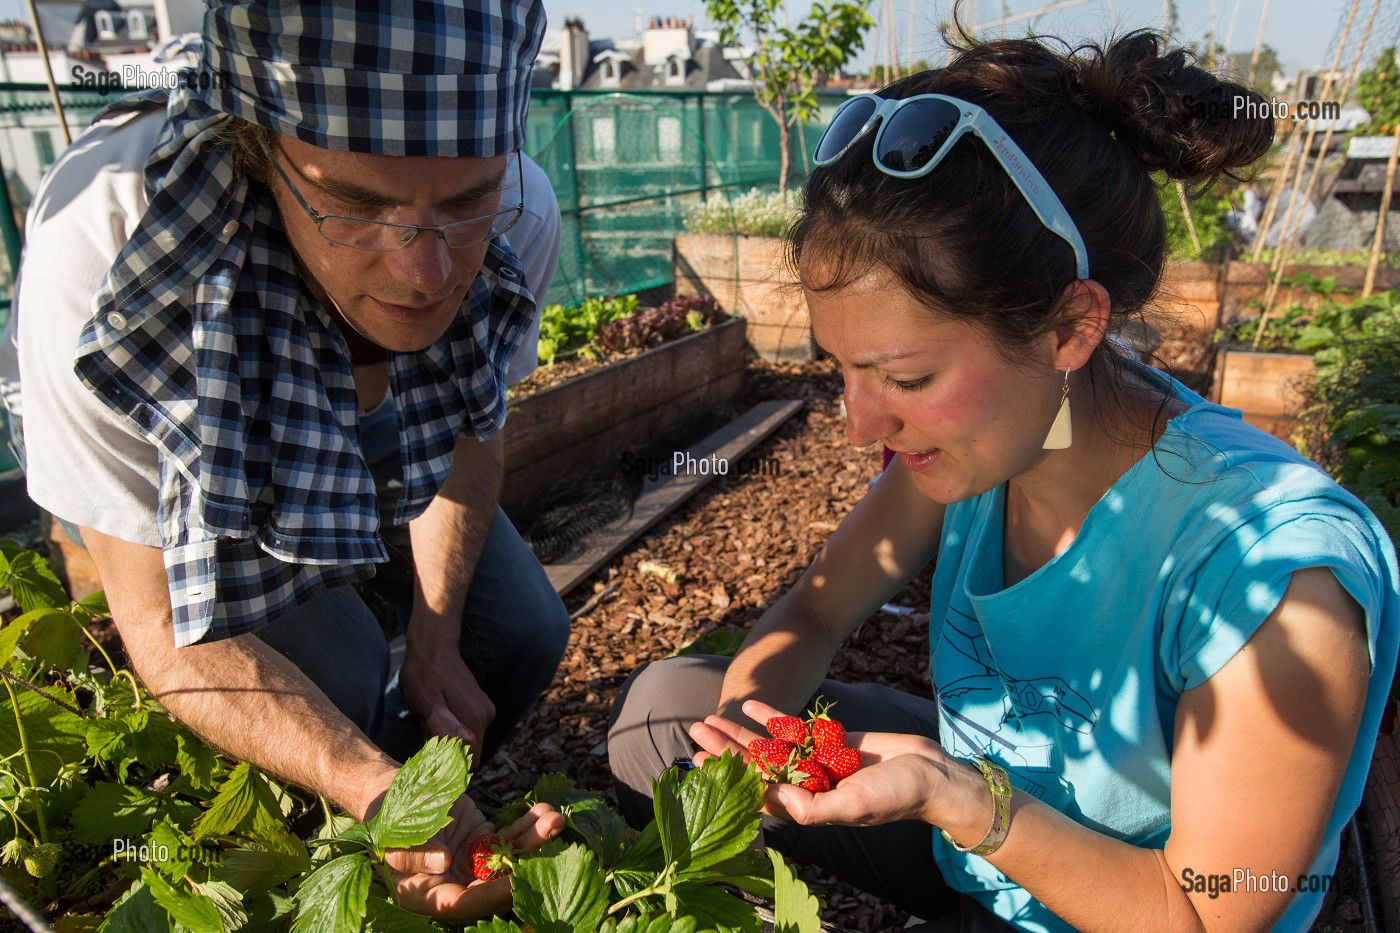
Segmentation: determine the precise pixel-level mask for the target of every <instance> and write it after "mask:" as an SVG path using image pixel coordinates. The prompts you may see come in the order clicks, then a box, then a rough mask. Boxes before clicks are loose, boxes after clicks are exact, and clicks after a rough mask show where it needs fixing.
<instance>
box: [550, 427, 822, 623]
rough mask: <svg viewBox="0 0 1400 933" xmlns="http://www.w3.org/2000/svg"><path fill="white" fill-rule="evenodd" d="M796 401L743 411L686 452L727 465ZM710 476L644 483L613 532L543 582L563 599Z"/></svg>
mask: <svg viewBox="0 0 1400 933" xmlns="http://www.w3.org/2000/svg"><path fill="white" fill-rule="evenodd" d="M802 407H803V403H802V402H800V401H796V400H789V401H773V402H763V403H762V404H759V405H755V406H754V407H753V408H751V409H749V411H748V412H746V413H745V414H743V415H741V416H739V417H738V418H736V419H735V420H733V421H731V422H730V423H729V424H727V425H725V426H724V427H723V428H721V429H720V430H718V431H716V432H715V433H714V434H711V435H710V436H709V437H707V438H705V439H704V440H703V441H701V442H700V443H698V444H696V445H695V446H693V447H691V448H690V449H689V450H688V451H686V453H688V454H689V455H690V456H691V457H693V458H695V460H696V461H700V460H704V459H707V458H709V457H711V456H712V455H713V456H714V457H717V458H718V459H721V460H726V461H729V462H733V461H734V460H737V459H738V458H739V457H742V456H743V455H744V454H746V453H747V452H748V451H750V450H752V449H753V448H754V447H755V446H756V445H757V444H758V443H759V442H760V441H762V440H763V439H764V438H766V437H768V436H769V435H770V434H772V433H773V432H774V431H776V430H777V429H778V428H779V427H780V426H781V425H782V424H783V423H784V422H785V421H787V420H788V419H789V418H791V417H792V416H793V415H795V414H797V413H798V412H799V411H801V410H802ZM713 478H714V476H713V475H712V474H711V475H702V474H700V473H698V472H697V473H691V474H679V475H675V476H665V477H661V478H659V479H657V480H647V481H646V482H644V483H643V484H642V491H641V494H640V495H638V496H637V501H636V502H635V503H633V505H632V515H631V517H630V518H628V519H627V520H626V521H625V522H622V523H621V524H619V525H617V526H616V527H613V528H604V529H602V530H600V531H598V532H595V533H594V534H592V535H590V536H589V537H588V538H587V539H586V543H587V548H586V550H585V551H584V552H583V553H582V554H580V555H579V556H578V557H577V558H575V559H574V560H571V561H569V562H568V563H562V564H550V565H548V566H546V567H545V568H544V570H545V573H546V574H547V575H548V576H549V582H550V583H552V584H554V589H555V591H557V592H558V593H559V595H561V596H562V595H564V594H565V593H567V592H569V590H571V589H573V588H574V587H575V586H577V585H578V584H580V583H582V582H583V581H584V580H586V579H588V578H589V577H590V576H592V575H593V574H594V573H595V572H596V571H597V570H598V568H600V567H602V566H603V564H605V563H607V562H608V561H609V560H611V559H612V558H613V556H614V555H616V554H617V553H618V552H619V551H621V550H622V549H623V548H624V547H626V546H627V544H628V542H630V541H631V540H632V539H633V538H635V537H637V536H638V535H640V534H641V533H642V532H644V531H646V530H647V529H648V528H650V527H651V526H652V525H654V524H656V522H658V521H660V520H661V519H662V518H663V517H665V516H666V515H667V514H668V513H669V512H670V511H671V510H672V509H674V508H675V507H676V506H678V505H680V504H681V503H682V502H684V501H685V500H686V499H687V498H688V497H689V496H690V495H691V494H692V493H694V492H695V491H696V490H698V489H700V488H701V487H702V486H704V485H705V484H706V483H708V482H709V481H710V480H711V479H713Z"/></svg>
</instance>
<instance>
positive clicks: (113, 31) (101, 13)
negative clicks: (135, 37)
mask: <svg viewBox="0 0 1400 933" xmlns="http://www.w3.org/2000/svg"><path fill="white" fill-rule="evenodd" d="M92 20H93V22H94V23H95V24H96V26H97V38H99V39H115V38H116V37H117V24H116V21H115V20H113V19H112V14H111V13H109V12H107V11H106V10H98V11H97V12H96V13H94V14H92Z"/></svg>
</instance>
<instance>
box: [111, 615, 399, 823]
mask: <svg viewBox="0 0 1400 933" xmlns="http://www.w3.org/2000/svg"><path fill="white" fill-rule="evenodd" d="M132 660H133V662H134V664H135V666H136V669H137V673H138V674H139V675H141V678H142V680H143V681H144V682H145V684H146V687H147V689H148V690H150V691H151V693H153V694H154V695H155V696H156V698H157V699H158V700H160V702H161V703H162V704H164V705H165V708H166V709H168V710H169V711H170V712H171V714H172V715H174V716H175V718H176V719H178V720H180V722H182V723H184V724H185V725H186V726H188V727H189V728H190V729H191V730H193V731H194V732H195V733H196V734H198V735H199V736H200V737H201V738H203V739H204V740H205V741H206V742H208V743H209V744H211V745H215V746H217V747H218V748H220V749H222V750H223V751H224V752H226V753H227V754H229V755H231V756H232V757H234V758H237V759H239V760H241V761H248V762H250V763H252V764H254V765H256V766H258V767H259V768H261V769H263V770H264V771H267V772H268V773H270V774H273V775H275V776H277V777H278V778H281V779H283V780H286V781H290V782H292V783H294V784H297V785H300V786H302V787H305V788H307V789H309V790H312V791H314V792H316V793H318V794H323V795H324V796H326V797H327V798H329V799H330V800H331V801H332V802H334V803H335V804H336V805H337V806H339V807H341V808H342V809H344V810H345V811H347V812H348V813H350V814H351V815H352V816H354V817H355V818H356V819H364V817H365V814H366V811H367V810H368V808H369V806H370V804H371V803H372V802H373V801H374V800H375V799H376V798H377V797H378V796H379V795H380V794H382V793H383V792H384V791H385V790H386V789H387V788H388V783H389V781H390V780H391V779H392V777H393V774H394V772H395V770H397V768H398V764H397V763H396V762H395V761H394V760H393V759H392V758H390V757H389V756H388V755H385V754H384V753H383V752H382V751H380V750H379V748H378V747H376V746H375V745H374V744H373V743H372V742H371V741H370V740H369V739H368V737H366V736H365V734H364V733H363V732H361V731H360V730H359V729H358V728H356V727H355V725H354V724H353V723H351V722H350V720H348V719H346V718H345V716H344V715H342V714H341V712H340V711H339V710H338V709H336V707H335V705H334V704H332V703H331V701H330V700H329V699H328V698H327V697H326V695H325V694H324V693H322V692H321V690H320V689H319V688H318V687H317V686H316V685H315V684H313V683H312V682H311V681H310V680H309V679H308V678H307V677H306V675H305V674H303V673H302V672H301V671H300V670H299V669H298V668H297V667H295V666H294V665H293V664H292V663H291V662H290V661H288V660H287V659H286V658H285V657H283V656H282V655H281V654H279V653H278V652H276V651H275V650H273V649H272V648H270V647H268V645H267V644H265V643H264V642H263V641H262V640H261V639H259V638H257V637H256V636H254V635H241V636H238V637H236V638H230V639H225V640H222V641H217V642H214V643H212V644H208V645H193V646H191V647H188V648H180V649H174V648H172V649H169V651H168V652H165V653H163V656H160V655H158V656H156V657H149V656H148V657H145V658H142V659H141V660H138V659H137V657H136V655H135V654H133V655H132Z"/></svg>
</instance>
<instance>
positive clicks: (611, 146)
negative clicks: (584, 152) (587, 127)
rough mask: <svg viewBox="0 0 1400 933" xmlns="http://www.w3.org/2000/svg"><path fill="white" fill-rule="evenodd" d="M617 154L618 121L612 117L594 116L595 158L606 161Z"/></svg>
mask: <svg viewBox="0 0 1400 933" xmlns="http://www.w3.org/2000/svg"><path fill="white" fill-rule="evenodd" d="M616 155H617V121H616V120H614V119H613V118H612V117H594V118H593V158H594V160H595V161H598V162H604V161H607V160H609V159H612V158H614V157H615V156H616Z"/></svg>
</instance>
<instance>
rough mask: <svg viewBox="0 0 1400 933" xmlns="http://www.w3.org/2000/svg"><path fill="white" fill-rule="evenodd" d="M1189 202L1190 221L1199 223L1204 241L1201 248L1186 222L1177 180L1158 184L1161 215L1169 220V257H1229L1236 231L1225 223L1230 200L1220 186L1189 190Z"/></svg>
mask: <svg viewBox="0 0 1400 933" xmlns="http://www.w3.org/2000/svg"><path fill="white" fill-rule="evenodd" d="M1186 199H1187V203H1188V204H1189V205H1190V206H1191V220H1192V222H1193V223H1194V224H1195V225H1196V236H1197V237H1198V238H1199V239H1200V241H1201V249H1200V252H1199V253H1198V252H1197V251H1196V244H1195V243H1194V242H1193V241H1192V239H1191V228H1190V226H1189V225H1188V224H1187V223H1186V215H1185V213H1184V212H1183V211H1182V209H1181V196H1180V195H1179V194H1178V193H1177V189H1176V183H1175V182H1173V181H1164V182H1163V183H1161V184H1159V185H1158V187H1157V200H1158V201H1159V202H1160V203H1161V205H1162V215H1163V216H1164V217H1165V218H1166V222H1167V258H1168V259H1176V260H1198V259H1203V260H1206V261H1209V262H1219V261H1221V260H1223V259H1226V258H1228V257H1229V256H1230V255H1231V254H1232V252H1233V250H1234V245H1235V238H1234V234H1232V233H1231V232H1230V228H1229V227H1227V226H1225V215H1226V214H1228V213H1229V211H1230V209H1231V204H1230V199H1229V197H1228V196H1226V195H1225V194H1222V193H1221V192H1220V191H1219V190H1218V189H1214V188H1212V189H1207V190H1205V191H1193V190H1192V189H1191V188H1187V189H1186Z"/></svg>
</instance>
